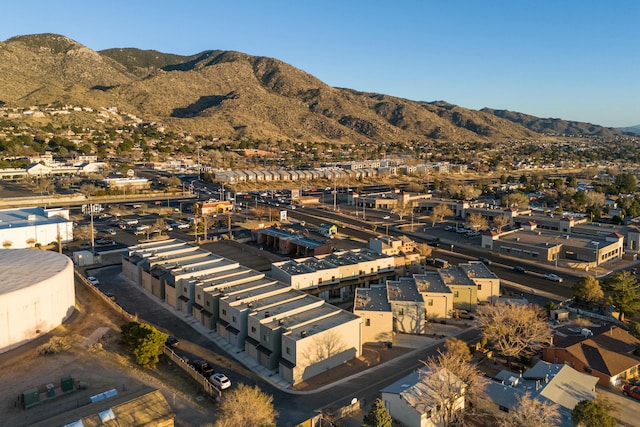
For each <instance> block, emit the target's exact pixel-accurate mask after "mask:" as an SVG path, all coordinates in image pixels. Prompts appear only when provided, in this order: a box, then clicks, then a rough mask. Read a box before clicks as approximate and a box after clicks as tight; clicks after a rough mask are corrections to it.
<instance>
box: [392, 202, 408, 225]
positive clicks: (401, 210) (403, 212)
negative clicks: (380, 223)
mask: <svg viewBox="0 0 640 427" xmlns="http://www.w3.org/2000/svg"><path fill="white" fill-rule="evenodd" d="M392 212H393V213H395V214H396V215H398V218H399V219H400V221H402V220H403V219H404V217H405V216H407V215H410V214H411V212H413V203H411V202H409V203H404V202H400V203H398V204H397V205H396V207H395V208H393V209H392Z"/></svg>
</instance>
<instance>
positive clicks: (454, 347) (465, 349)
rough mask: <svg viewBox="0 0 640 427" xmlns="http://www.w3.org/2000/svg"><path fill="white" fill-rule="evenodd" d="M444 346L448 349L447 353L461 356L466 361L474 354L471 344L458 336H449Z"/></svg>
mask: <svg viewBox="0 0 640 427" xmlns="http://www.w3.org/2000/svg"><path fill="white" fill-rule="evenodd" d="M444 348H445V349H446V350H447V351H446V353H447V354H448V355H452V356H457V357H460V358H461V359H462V360H464V361H466V362H470V361H471V358H472V356H471V350H469V345H468V344H467V343H466V342H464V341H462V340H461V339H458V338H456V337H452V338H449V339H448V340H446V341H445V342H444Z"/></svg>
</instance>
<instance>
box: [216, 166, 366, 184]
mask: <svg viewBox="0 0 640 427" xmlns="http://www.w3.org/2000/svg"><path fill="white" fill-rule="evenodd" d="M375 176H377V171H376V170H374V169H364V170H358V171H345V170H342V169H338V168H318V169H310V170H286V169H238V170H226V171H216V172H214V179H215V180H216V181H217V182H220V183H222V184H238V183H243V182H277V181H314V180H320V179H327V180H332V181H335V180H342V179H353V180H354V181H355V180H357V179H361V178H370V177H375Z"/></svg>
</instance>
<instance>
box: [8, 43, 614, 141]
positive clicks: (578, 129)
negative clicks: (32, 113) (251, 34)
mask: <svg viewBox="0 0 640 427" xmlns="http://www.w3.org/2000/svg"><path fill="white" fill-rule="evenodd" d="M53 103H64V104H72V105H80V106H87V107H93V108H100V107H105V106H117V107H118V108H119V109H120V110H121V111H125V112H127V113H131V114H134V115H136V116H138V117H140V118H142V119H143V120H145V121H149V122H152V121H153V122H159V123H162V124H163V125H164V126H165V127H166V128H167V129H170V130H173V131H178V132H179V131H184V132H190V133H193V134H197V135H212V136H214V137H219V138H233V139H239V138H250V139H256V140H292V141H328V142H336V143H353V142H367V141H369V142H376V141H388V142H404V143H410V142H412V141H443V142H463V141H513V140H526V139H538V138H541V137H543V135H545V134H546V135H549V134H552V135H561V136H564V135H566V136H577V135H581V136H585V135H587V136H599V137H603V138H613V137H616V136H622V135H624V131H623V130H619V129H614V128H606V127H602V126H597V125H593V124H589V123H579V122H571V121H565V120H561V119H541V118H538V117H534V116H530V115H527V114H523V113H517V112H510V111H506V110H494V109H489V108H484V109H482V110H473V109H468V108H463V107H460V106H456V105H453V104H449V103H447V102H443V101H436V102H422V101H412V100H408V99H403V98H398V97H394V96H390V95H385V94H379V93H368V92H359V91H355V90H352V89H347V88H337V87H331V86H329V85H327V84H325V83H323V82H322V81H320V80H319V79H317V78H316V77H314V76H312V75H310V74H308V73H306V72H304V71H302V70H300V69H298V68H295V67H293V66H291V65H289V64H286V63H284V62H282V61H279V60H277V59H273V58H267V57H260V56H251V55H247V54H243V53H240V52H234V51H222V50H208V51H205V52H201V53H198V54H195V55H191V56H181V55H173V54H167V53H162V52H158V51H155V50H140V49H134V48H126V49H124V48H123V49H107V50H102V51H94V50H91V49H89V48H88V47H86V46H83V45H82V44H80V43H78V42H76V41H74V40H71V39H69V38H67V37H65V36H62V35H57V34H38V35H25V36H17V37H13V38H11V39H8V40H6V41H5V42H2V43H0V105H5V106H18V107H28V106H32V105H48V104H53Z"/></svg>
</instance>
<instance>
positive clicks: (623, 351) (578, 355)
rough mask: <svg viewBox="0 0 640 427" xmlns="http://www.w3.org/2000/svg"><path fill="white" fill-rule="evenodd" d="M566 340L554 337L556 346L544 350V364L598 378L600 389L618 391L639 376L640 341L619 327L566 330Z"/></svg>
mask: <svg viewBox="0 0 640 427" xmlns="http://www.w3.org/2000/svg"><path fill="white" fill-rule="evenodd" d="M563 331H565V333H563V335H565V336H563V337H561V336H558V335H556V336H554V343H553V345H551V346H550V347H547V348H545V349H543V353H542V358H543V360H545V361H547V362H550V363H566V364H568V365H570V366H572V367H574V368H575V369H577V370H578V371H580V372H586V373H588V374H590V375H593V376H594V377H597V378H598V380H599V383H600V385H602V386H604V387H616V386H618V385H620V384H621V383H623V382H624V381H626V380H629V379H631V378H636V377H638V376H640V357H638V356H636V355H635V352H636V351H639V349H640V339H638V338H636V337H634V336H633V335H631V334H630V333H629V332H627V331H625V330H624V329H622V328H620V327H618V326H611V325H609V326H603V327H600V328H594V327H591V328H589V329H588V330H587V331H588V332H587V333H583V331H582V329H581V328H578V329H574V330H568V329H567V328H565V329H563Z"/></svg>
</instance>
